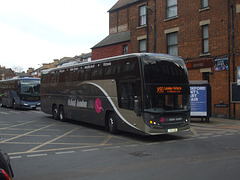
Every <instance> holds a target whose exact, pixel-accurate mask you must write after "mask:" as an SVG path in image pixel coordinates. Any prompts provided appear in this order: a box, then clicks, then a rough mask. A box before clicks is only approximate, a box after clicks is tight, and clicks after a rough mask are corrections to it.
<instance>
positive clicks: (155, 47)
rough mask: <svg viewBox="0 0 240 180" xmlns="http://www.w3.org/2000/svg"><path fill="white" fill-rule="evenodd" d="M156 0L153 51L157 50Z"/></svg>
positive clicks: (155, 4) (155, 3)
mask: <svg viewBox="0 0 240 180" xmlns="http://www.w3.org/2000/svg"><path fill="white" fill-rule="evenodd" d="M156 6H157V2H156V0H154V28H153V31H154V32H153V33H154V35H153V41H154V42H153V52H154V53H156V52H157V34H156V33H157V32H156V31H157V30H156V22H157V14H156V13H157V7H156Z"/></svg>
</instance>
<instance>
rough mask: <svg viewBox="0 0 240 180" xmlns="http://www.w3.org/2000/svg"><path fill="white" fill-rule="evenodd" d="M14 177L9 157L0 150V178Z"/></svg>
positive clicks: (1, 179) (7, 179) (4, 179)
mask: <svg viewBox="0 0 240 180" xmlns="http://www.w3.org/2000/svg"><path fill="white" fill-rule="evenodd" d="M13 177H14V175H13V171H12V167H11V164H10V158H9V156H8V154H7V153H2V151H1V150H0V180H11V179H12V178H13Z"/></svg>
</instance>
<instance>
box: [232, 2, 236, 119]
mask: <svg viewBox="0 0 240 180" xmlns="http://www.w3.org/2000/svg"><path fill="white" fill-rule="evenodd" d="M231 11H232V58H233V82H235V81H236V76H235V69H236V66H235V32H234V6H233V4H232V5H231ZM233 116H234V117H233V118H234V119H235V117H236V104H235V103H234V104H233Z"/></svg>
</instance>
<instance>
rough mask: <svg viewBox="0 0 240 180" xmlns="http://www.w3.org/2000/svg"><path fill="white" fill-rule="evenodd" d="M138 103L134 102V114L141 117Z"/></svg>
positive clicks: (137, 101)
mask: <svg viewBox="0 0 240 180" xmlns="http://www.w3.org/2000/svg"><path fill="white" fill-rule="evenodd" d="M139 106H140V103H139V100H137V99H136V100H134V112H135V113H136V114H137V116H141V112H140V107H139Z"/></svg>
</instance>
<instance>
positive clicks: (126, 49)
mask: <svg viewBox="0 0 240 180" xmlns="http://www.w3.org/2000/svg"><path fill="white" fill-rule="evenodd" d="M123 54H128V45H123Z"/></svg>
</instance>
